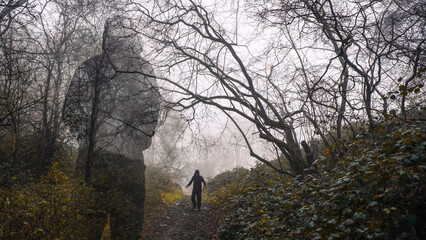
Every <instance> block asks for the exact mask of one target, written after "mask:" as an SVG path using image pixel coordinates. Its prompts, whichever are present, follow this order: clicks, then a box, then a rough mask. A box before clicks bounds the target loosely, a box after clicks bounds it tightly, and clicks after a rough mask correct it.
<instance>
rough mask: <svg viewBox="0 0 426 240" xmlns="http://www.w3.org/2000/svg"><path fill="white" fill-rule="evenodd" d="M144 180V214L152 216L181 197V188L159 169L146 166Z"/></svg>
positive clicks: (174, 180)
mask: <svg viewBox="0 0 426 240" xmlns="http://www.w3.org/2000/svg"><path fill="white" fill-rule="evenodd" d="M145 179H146V198H145V209H146V214H148V215H149V214H153V213H155V212H156V211H158V210H160V209H162V208H163V207H164V206H166V205H167V204H170V203H172V202H173V201H175V200H176V199H179V198H181V197H182V196H183V192H182V190H181V187H180V186H179V185H178V184H177V183H176V182H177V181H176V180H177V179H172V177H171V175H170V174H169V173H167V172H165V171H164V170H163V169H161V168H160V167H157V166H154V165H150V166H147V168H146V172H145Z"/></svg>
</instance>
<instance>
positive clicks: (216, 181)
mask: <svg viewBox="0 0 426 240" xmlns="http://www.w3.org/2000/svg"><path fill="white" fill-rule="evenodd" d="M249 172H250V171H249V170H248V169H246V168H243V167H236V168H234V169H232V171H225V172H222V173H220V174H218V175H216V176H215V177H214V178H213V179H208V185H209V187H208V189H207V190H208V191H209V193H213V192H215V191H217V190H218V189H219V188H220V187H222V186H226V185H229V184H232V183H233V182H235V181H241V180H242V179H245V178H246V177H248V174H249Z"/></svg>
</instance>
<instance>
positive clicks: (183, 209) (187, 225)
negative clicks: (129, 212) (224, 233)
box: [142, 196, 218, 240]
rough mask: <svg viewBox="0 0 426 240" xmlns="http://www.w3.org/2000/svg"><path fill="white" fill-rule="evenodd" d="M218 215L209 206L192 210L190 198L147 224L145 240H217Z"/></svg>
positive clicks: (171, 207)
mask: <svg viewBox="0 0 426 240" xmlns="http://www.w3.org/2000/svg"><path fill="white" fill-rule="evenodd" d="M216 224H217V215H216V213H215V211H214V209H213V208H211V207H210V206H209V205H208V204H203V206H202V210H201V211H197V210H194V209H192V204H191V200H190V196H184V197H183V198H182V199H180V200H178V201H176V202H175V203H174V204H171V205H170V206H169V207H168V208H166V209H165V210H163V211H161V212H160V213H158V215H156V216H155V217H153V218H152V219H149V221H148V222H147V223H146V224H145V227H144V230H143V233H142V236H143V238H142V239H143V240H212V239H214V240H217V239H218V238H217V237H216V235H215V232H216V229H217V225H216Z"/></svg>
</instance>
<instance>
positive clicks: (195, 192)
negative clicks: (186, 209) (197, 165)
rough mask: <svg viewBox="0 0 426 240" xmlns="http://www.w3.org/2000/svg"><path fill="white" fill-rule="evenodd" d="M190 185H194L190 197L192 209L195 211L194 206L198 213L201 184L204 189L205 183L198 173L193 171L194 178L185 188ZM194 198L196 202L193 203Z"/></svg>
mask: <svg viewBox="0 0 426 240" xmlns="http://www.w3.org/2000/svg"><path fill="white" fill-rule="evenodd" d="M192 183H194V185H193V188H192V195H191V201H192V208H193V209H195V206H197V209H198V211H200V209H201V190H202V187H201V183H203V184H204V187H206V182H205V181H204V178H203V177H202V176H200V171H198V170H195V173H194V176H193V177H192V179H191V181H190V182H189V183H188V185H186V187H189V186H191V184H192ZM195 197H197V201H195Z"/></svg>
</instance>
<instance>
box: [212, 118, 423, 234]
mask: <svg viewBox="0 0 426 240" xmlns="http://www.w3.org/2000/svg"><path fill="white" fill-rule="evenodd" d="M420 126H421V125H419V124H418V123H411V124H404V125H398V126H396V127H395V128H396V129H394V130H393V131H392V132H390V133H388V132H387V131H384V129H385V128H383V127H378V128H376V132H375V134H376V135H380V138H377V140H376V142H371V140H370V139H369V138H361V136H360V138H358V139H356V140H355V141H353V143H351V144H349V145H348V146H347V148H348V151H347V152H346V155H345V157H344V158H343V159H339V161H338V162H337V163H336V164H335V165H334V166H333V168H331V169H330V165H329V164H328V163H329V162H330V159H328V155H327V154H324V156H323V157H322V159H321V161H318V162H319V163H320V164H318V162H317V166H316V167H317V168H318V169H317V171H318V173H317V174H311V175H306V176H305V177H304V178H303V179H302V178H301V177H298V178H289V177H284V176H281V175H279V174H276V173H274V172H272V171H270V170H268V169H267V168H265V167H264V166H262V165H261V166H258V167H256V168H254V169H251V171H250V178H247V177H245V178H244V179H243V180H241V179H240V180H237V181H235V182H233V183H231V184H228V185H226V186H224V187H222V188H219V189H218V190H216V191H215V192H214V193H213V201H214V202H215V203H216V205H217V207H218V208H219V209H220V210H221V211H222V212H223V218H222V220H221V228H220V235H221V237H222V238H223V239H425V238H426V227H425V226H426V208H425V204H424V203H425V202H426V194H425V184H424V179H425V171H426V167H425V165H424V164H425V161H426V159H425V154H424V153H425V148H426V139H425V136H426V134H425V129H424V128H422V127H420Z"/></svg>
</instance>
